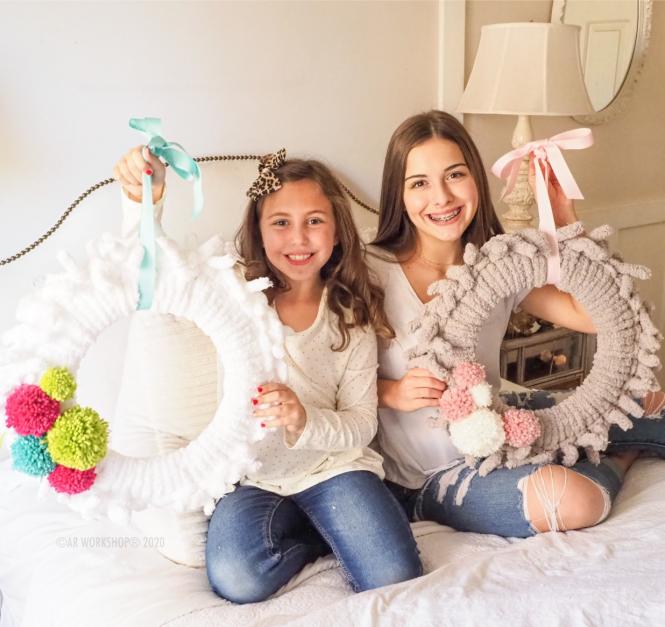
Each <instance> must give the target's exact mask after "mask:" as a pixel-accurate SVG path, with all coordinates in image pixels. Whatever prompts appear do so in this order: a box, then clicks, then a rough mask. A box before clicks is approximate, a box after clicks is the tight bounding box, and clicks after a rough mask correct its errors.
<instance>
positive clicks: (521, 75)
mask: <svg viewBox="0 0 665 627" xmlns="http://www.w3.org/2000/svg"><path fill="white" fill-rule="evenodd" d="M579 37H580V27H579V26H575V25H570V24H547V23H535V22H528V23H517V24H490V25H488V26H483V28H482V29H481V34H480V45H479V46H478V53H477V54H476V60H475V62H474V64H473V70H471V76H470V77H469V82H468V83H467V86H466V89H465V90H464V94H463V95H462V99H461V100H460V104H459V107H458V110H459V111H461V112H462V113H501V114H509V115H510V114H512V115H580V114H585V113H593V112H594V109H593V107H592V105H591V102H590V100H589V96H588V94H587V91H586V87H585V86H584V76H583V75H582V66H581V62H580V52H579Z"/></svg>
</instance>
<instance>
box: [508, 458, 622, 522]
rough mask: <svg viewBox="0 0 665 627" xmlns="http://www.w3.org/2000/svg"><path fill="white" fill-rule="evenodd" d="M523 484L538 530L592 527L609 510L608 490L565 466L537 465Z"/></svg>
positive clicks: (529, 514)
mask: <svg viewBox="0 0 665 627" xmlns="http://www.w3.org/2000/svg"><path fill="white" fill-rule="evenodd" d="M520 487H521V488H522V492H523V494H524V514H525V516H526V517H527V520H529V522H530V523H531V525H532V526H533V528H534V529H535V530H536V531H538V532H545V531H568V530H573V529H584V528H585V527H592V526H593V525H596V524H598V523H599V522H602V521H603V520H604V519H605V518H606V517H607V515H608V514H609V510H610V506H611V500H610V496H609V494H608V492H607V490H605V489H604V488H603V487H602V486H600V485H598V484H597V483H596V482H594V481H593V480H592V479H590V478H588V477H586V476H584V475H582V474H580V473H578V472H575V471H574V470H571V469H569V468H566V467H565V466H555V465H550V466H543V467H541V468H538V470H536V471H535V472H534V473H532V474H531V475H529V476H528V477H526V482H525V484H522V485H521V486H520Z"/></svg>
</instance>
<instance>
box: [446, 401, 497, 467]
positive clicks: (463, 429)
mask: <svg viewBox="0 0 665 627" xmlns="http://www.w3.org/2000/svg"><path fill="white" fill-rule="evenodd" d="M448 428H449V430H450V439H451V440H452V443H453V444H454V445H455V447H456V448H457V449H458V450H459V451H460V452H461V453H464V454H465V455H473V456H474V457H487V456H488V455H491V454H492V453H495V452H496V451H498V450H499V449H500V448H501V447H502V446H503V443H504V441H505V439H506V434H505V433H504V431H503V424H502V422H501V417H500V416H499V415H498V414H497V413H496V412H493V411H492V410H490V409H477V410H476V411H474V412H473V413H472V414H471V415H470V416H468V417H467V418H464V419H463V420H458V421H456V422H452V423H450V425H449V427H448Z"/></svg>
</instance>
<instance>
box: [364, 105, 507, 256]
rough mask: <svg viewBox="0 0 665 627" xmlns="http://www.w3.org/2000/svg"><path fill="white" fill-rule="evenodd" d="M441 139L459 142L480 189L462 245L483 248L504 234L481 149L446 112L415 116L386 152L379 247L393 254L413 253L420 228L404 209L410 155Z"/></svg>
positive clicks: (378, 235) (435, 111) (380, 210)
mask: <svg viewBox="0 0 665 627" xmlns="http://www.w3.org/2000/svg"><path fill="white" fill-rule="evenodd" d="M434 137H438V138H440V139H447V140H449V141H452V142H454V143H456V144H457V145H458V146H459V148H460V150H461V151H462V155H463V156H464V161H465V162H466V164H467V166H468V167H469V172H470V174H471V176H472V177H473V180H474V181H475V183H476V186H477V188H478V211H476V215H475V216H474V217H473V220H471V224H469V226H468V227H467V229H466V231H464V234H463V235H462V244H463V246H466V244H468V243H469V242H472V243H473V244H475V245H476V246H478V247H480V246H482V245H483V244H484V243H485V242H486V241H487V240H489V239H490V237H492V236H494V235H497V234H499V233H503V228H502V227H501V223H500V222H499V219H498V218H497V216H496V213H495V211H494V205H493V203H492V197H491V196H490V190H489V184H488V182H487V175H486V174H485V168H484V166H483V162H482V159H481V158H480V153H479V152H478V148H477V147H476V145H475V144H474V143H473V140H472V139H471V136H470V135H469V133H468V132H467V130H466V129H465V128H464V127H463V126H462V124H461V123H460V122H459V121H458V120H457V118H455V117H454V116H452V115H450V114H449V113H446V112H445V111H437V110H433V111H428V112H427V113H420V114H418V115H414V116H412V117H410V118H408V119H407V120H405V121H404V122H402V124H400V125H399V127H398V128H397V130H395V132H394V133H393V136H392V137H391V138H390V142H389V144H388V150H387V151H386V159H385V162H384V166H383V181H382V184H381V200H380V204H379V228H378V232H377V234H376V238H375V240H374V241H373V242H372V244H374V245H375V246H379V247H381V248H384V249H387V250H389V251H391V252H393V253H403V252H407V251H409V252H411V251H413V250H414V249H415V245H416V228H415V227H414V226H413V223H412V222H411V220H409V217H408V215H407V213H406V207H405V206H404V175H405V173H406V160H407V157H408V156H409V152H411V150H412V149H413V148H415V147H416V146H419V145H420V144H422V143H423V142H426V141H427V140H428V139H432V138H434Z"/></svg>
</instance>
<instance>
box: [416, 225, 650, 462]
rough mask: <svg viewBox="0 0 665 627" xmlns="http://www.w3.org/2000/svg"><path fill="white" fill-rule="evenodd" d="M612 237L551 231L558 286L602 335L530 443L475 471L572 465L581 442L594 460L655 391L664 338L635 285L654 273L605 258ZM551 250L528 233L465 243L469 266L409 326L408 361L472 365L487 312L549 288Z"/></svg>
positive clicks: (445, 369) (441, 367)
mask: <svg viewBox="0 0 665 627" xmlns="http://www.w3.org/2000/svg"><path fill="white" fill-rule="evenodd" d="M611 234H612V229H611V228H610V227H609V226H603V227H599V228H597V229H595V230H593V231H592V232H591V233H589V234H588V235H585V234H584V233H583V226H582V224H581V223H579V222H577V223H575V224H572V225H569V226H566V227H564V228H561V229H559V230H558V231H557V238H558V241H559V249H560V250H559V252H560V257H561V274H562V278H561V282H560V284H559V285H558V287H559V289H561V290H562V291H564V292H568V293H570V294H572V295H573V296H574V297H575V298H576V299H577V300H578V301H579V302H580V303H581V304H582V306H583V307H584V308H585V309H586V311H587V312H588V313H589V315H590V316H591V319H592V320H593V322H594V324H595V326H596V329H597V331H598V338H597V345H598V348H597V352H596V355H595V357H594V364H593V368H592V369H591V372H590V373H589V375H588V376H587V378H586V379H585V381H584V382H583V383H582V385H581V386H579V387H578V388H577V390H576V391H575V392H574V393H573V394H572V395H571V396H570V397H568V398H567V399H565V400H564V401H563V402H561V403H559V404H558V405H556V406H555V407H552V408H549V409H540V410H536V411H535V414H536V416H537V418H538V421H539V423H540V436H539V437H538V439H537V440H536V441H535V442H534V443H533V444H532V445H530V446H523V447H520V446H511V445H510V444H508V443H506V444H504V445H503V446H502V448H501V449H500V450H499V451H498V452H496V453H493V454H491V455H490V456H489V457H487V458H486V459H485V460H484V461H483V462H482V463H481V464H480V466H479V474H481V475H485V474H487V473H488V472H490V471H491V470H493V469H494V468H497V467H498V466H501V465H505V466H508V467H516V466H520V465H523V464H527V463H534V464H542V463H548V462H554V461H561V462H562V463H563V464H565V465H572V464H574V463H575V462H576V461H577V459H578V457H579V448H580V447H581V448H584V449H585V451H586V453H587V455H588V456H589V458H590V459H591V460H592V461H596V462H598V461H599V452H600V451H603V450H604V449H605V448H606V447H607V445H608V431H609V428H610V427H611V426H612V425H614V424H617V425H619V426H620V427H621V428H622V429H624V430H627V429H630V428H631V427H632V421H631V420H630V418H629V415H632V416H634V417H638V418H639V417H642V416H643V415H644V411H643V409H642V407H641V406H640V405H639V404H638V403H636V402H635V400H633V398H634V397H638V398H639V397H642V396H644V395H645V394H646V393H647V392H648V391H650V390H657V389H659V387H660V386H659V385H658V382H657V381H656V377H655V375H654V371H655V370H656V369H658V368H660V361H659V359H658V357H657V355H656V352H657V351H658V349H659V347H660V340H661V339H662V336H661V334H660V333H659V331H658V330H657V329H656V327H655V326H654V324H653V322H652V321H651V318H650V316H649V313H648V311H647V308H646V307H645V305H644V303H643V302H642V300H641V298H640V296H639V295H638V294H637V292H636V290H635V287H634V280H635V279H648V278H649V277H650V275H651V273H650V271H649V270H648V269H647V268H645V267H644V266H639V265H633V264H628V263H624V261H623V260H622V259H621V258H620V257H619V256H618V255H612V254H610V252H609V250H608V245H607V239H608V238H609V236H610V235H611ZM548 250H549V244H548V242H547V239H546V237H545V235H544V234H543V233H541V232H540V231H537V230H534V229H527V230H524V231H521V232H519V233H514V234H510V235H497V236H495V237H493V238H492V239H491V240H490V241H488V242H487V243H486V244H485V245H484V246H482V248H480V249H478V248H477V247H475V246H474V245H473V244H467V246H466V249H465V251H464V263H465V265H463V266H454V267H451V268H450V269H449V270H448V273H447V277H446V279H444V280H441V281H437V282H435V283H433V284H432V285H430V287H429V290H428V291H429V294H430V295H433V296H435V298H433V299H432V300H431V301H430V302H429V303H427V305H426V306H425V312H424V314H423V315H422V317H420V318H419V319H417V320H415V321H413V323H412V330H413V332H414V333H416V334H417V339H418V342H417V345H416V348H415V349H413V350H412V351H411V352H410V353H409V358H410V362H409V367H410V368H414V367H421V368H427V369H428V370H430V371H431V372H432V373H433V374H435V375H436V376H438V377H440V378H442V379H444V380H446V381H449V380H450V377H451V376H452V375H451V373H452V370H453V368H454V367H455V366H456V365H457V364H459V363H461V362H465V361H471V362H472V361H474V360H475V354H476V349H477V344H478V334H479V332H480V329H481V327H482V325H483V323H484V322H485V321H486V320H487V318H488V317H489V315H490V312H491V311H492V309H493V308H494V307H495V306H496V305H497V304H498V303H499V302H500V301H501V300H502V299H504V298H506V297H509V296H511V295H514V294H517V293H519V292H520V291H522V290H525V289H529V288H535V287H540V286H542V285H545V282H546V280H547V257H546V255H547V252H548ZM494 407H495V409H496V410H497V411H498V412H500V413H501V412H503V411H504V410H505V409H508V408H507V407H505V406H504V405H503V404H502V403H501V401H500V400H499V399H498V398H495V399H494ZM453 424H454V423H453ZM514 427H515V428H512V427H511V428H510V430H509V431H510V432H511V435H512V436H515V440H514V441H516V442H519V441H520V440H521V439H522V438H521V437H520V436H521V435H524V434H525V433H526V432H527V431H528V432H529V433H533V429H534V428H535V427H534V426H533V425H531V426H528V425H526V424H521V425H519V427H518V423H514ZM481 457H482V456H481ZM468 461H469V463H475V462H477V461H478V460H477V459H475V458H471V457H470V458H468Z"/></svg>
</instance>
